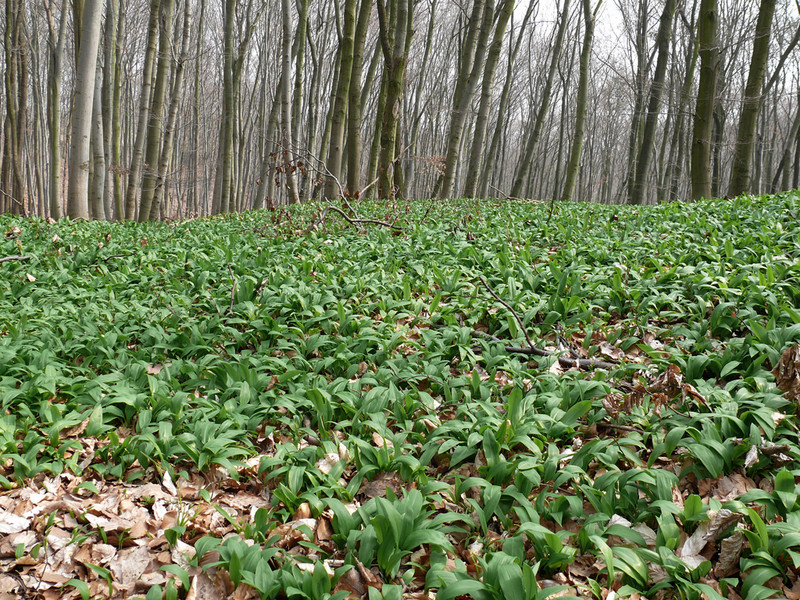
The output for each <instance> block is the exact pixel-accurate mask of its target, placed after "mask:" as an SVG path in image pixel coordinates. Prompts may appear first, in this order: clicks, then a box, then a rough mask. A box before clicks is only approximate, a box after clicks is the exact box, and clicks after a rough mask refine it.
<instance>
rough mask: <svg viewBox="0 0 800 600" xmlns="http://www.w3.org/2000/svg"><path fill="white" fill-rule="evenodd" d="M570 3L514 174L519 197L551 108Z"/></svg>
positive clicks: (566, 0) (563, 13)
mask: <svg viewBox="0 0 800 600" xmlns="http://www.w3.org/2000/svg"><path fill="white" fill-rule="evenodd" d="M569 3H570V0H564V6H563V7H562V9H561V14H560V16H559V23H558V29H557V30H556V38H555V41H554V42H553V54H552V55H551V57H550V67H549V69H548V71H547V79H546V80H545V84H544V88H543V89H542V96H541V100H540V101H539V110H538V111H536V118H535V119H534V122H533V127H532V128H531V129H530V132H529V133H528V137H527V139H526V141H525V148H524V150H523V151H522V154H521V155H520V159H519V162H518V163H517V169H516V174H515V175H514V183H513V184H512V186H511V197H512V198H519V197H520V195H521V194H522V186H523V185H524V183H525V180H526V179H527V177H528V172H529V171H530V168H531V161H532V160H533V154H534V152H535V151H536V146H537V145H538V144H539V137H540V136H541V134H542V128H543V127H544V122H545V119H546V118H547V111H548V110H549V109H550V101H551V100H552V94H553V81H554V80H555V77H556V72H557V71H558V61H559V59H560V58H561V50H562V49H563V47H564V36H565V34H566V31H567V21H568V20H569Z"/></svg>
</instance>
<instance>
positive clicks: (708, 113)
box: [691, 0, 719, 200]
mask: <svg viewBox="0 0 800 600" xmlns="http://www.w3.org/2000/svg"><path fill="white" fill-rule="evenodd" d="M718 21H719V15H718V14H717V0H701V2H700V16H699V20H698V41H699V44H700V82H699V84H698V89H697V103H696V105H695V113H694V130H693V132H692V175H691V176H692V199H694V200H700V199H701V198H709V199H710V198H711V134H712V131H713V127H714V105H715V103H716V96H717V93H716V92H717V76H718V73H719V46H718V45H717V25H718Z"/></svg>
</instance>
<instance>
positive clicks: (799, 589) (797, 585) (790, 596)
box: [783, 579, 800, 600]
mask: <svg viewBox="0 0 800 600" xmlns="http://www.w3.org/2000/svg"><path fill="white" fill-rule="evenodd" d="M783 593H784V594H785V595H786V600H800V579H798V580H797V581H795V582H794V585H793V586H792V589H789V588H783Z"/></svg>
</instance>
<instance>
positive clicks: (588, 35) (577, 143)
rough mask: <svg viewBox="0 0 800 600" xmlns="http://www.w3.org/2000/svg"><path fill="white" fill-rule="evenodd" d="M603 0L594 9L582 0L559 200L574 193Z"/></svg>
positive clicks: (570, 197)
mask: <svg viewBox="0 0 800 600" xmlns="http://www.w3.org/2000/svg"><path fill="white" fill-rule="evenodd" d="M602 3H603V0H600V1H599V2H598V3H597V6H596V7H595V9H594V11H592V5H591V2H590V0H583V27H584V30H583V47H582V48H581V57H580V74H579V76H578V99H577V103H576V106H575V135H574V136H573V138H572V146H571V147H570V151H569V161H568V162H567V180H566V181H565V182H564V191H563V192H562V194H561V201H562V202H568V201H570V200H572V197H573V196H574V195H575V185H576V183H577V181H578V173H579V172H580V168H581V152H582V151H583V138H584V132H585V130H586V106H587V99H588V95H589V68H590V62H591V58H592V42H593V40H594V23H595V17H596V16H597V11H598V10H600V6H601V5H602Z"/></svg>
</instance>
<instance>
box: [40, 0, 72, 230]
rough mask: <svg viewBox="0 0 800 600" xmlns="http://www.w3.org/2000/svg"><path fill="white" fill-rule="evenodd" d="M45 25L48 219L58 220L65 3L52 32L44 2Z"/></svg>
mask: <svg viewBox="0 0 800 600" xmlns="http://www.w3.org/2000/svg"><path fill="white" fill-rule="evenodd" d="M45 10H46V12H47V25H48V28H49V30H50V44H49V46H50V78H49V81H48V86H49V94H48V96H47V115H48V121H49V129H50V141H49V149H50V154H49V157H50V169H49V171H50V190H49V191H50V200H49V204H50V216H51V217H52V218H53V219H60V218H61V216H62V214H61V202H60V195H61V72H62V68H63V67H62V63H63V62H64V49H65V46H66V39H67V36H66V32H67V3H66V2H63V3H62V4H61V21H60V22H59V25H58V33H57V34H56V32H55V26H54V23H53V17H52V14H51V12H50V2H49V0H48V1H47V2H45Z"/></svg>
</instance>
